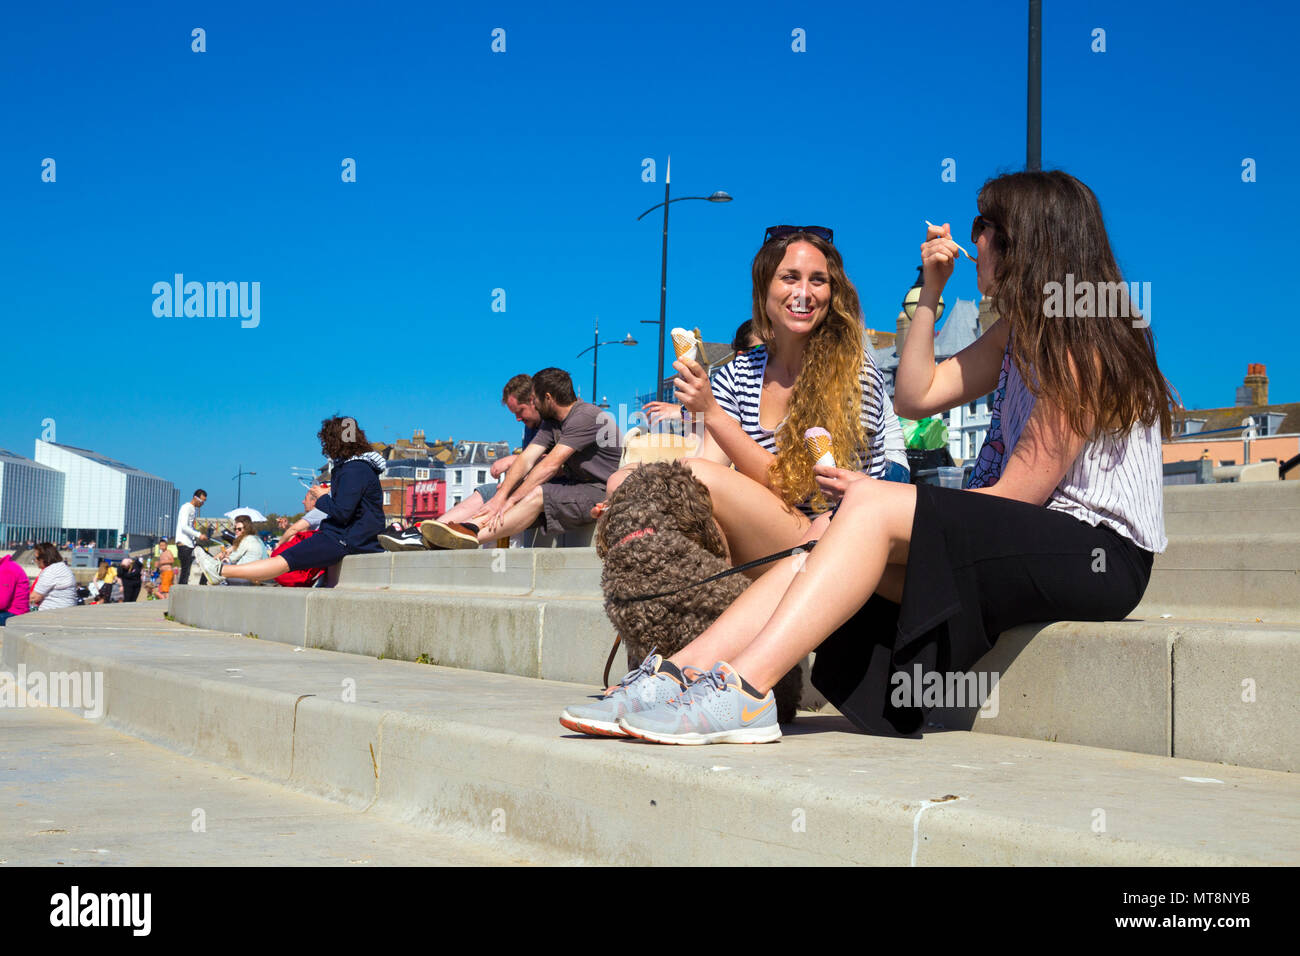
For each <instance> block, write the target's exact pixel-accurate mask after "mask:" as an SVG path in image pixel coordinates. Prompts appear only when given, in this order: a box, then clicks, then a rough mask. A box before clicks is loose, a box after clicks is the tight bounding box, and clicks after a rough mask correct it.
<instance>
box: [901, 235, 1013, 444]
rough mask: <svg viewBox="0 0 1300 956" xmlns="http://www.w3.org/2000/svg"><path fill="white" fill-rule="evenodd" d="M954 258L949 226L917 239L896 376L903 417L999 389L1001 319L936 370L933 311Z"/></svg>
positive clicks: (1003, 325) (1004, 332) (1003, 334)
mask: <svg viewBox="0 0 1300 956" xmlns="http://www.w3.org/2000/svg"><path fill="white" fill-rule="evenodd" d="M956 259H957V244H956V243H955V242H953V241H952V237H951V235H950V233H949V227H948V224H947V223H945V224H944V225H943V226H930V227H929V228H928V229H927V230H926V236H925V242H923V243H921V268H922V275H923V276H924V285H923V286H922V288H921V298H920V300H919V301H918V302H917V304H916V312H915V314H914V315H913V317H912V325H911V328H910V329H909V330H908V333H907V338H906V339H905V340H904V342H903V351H902V352H901V353H900V354H899V356H898V372H897V374H896V375H895V377H894V410H895V411H896V412H898V414H900V415H902V416H903V417H904V418H911V419H921V418H925V417H927V416H929V415H934V414H937V413H940V412H946V411H947V410H948V409H950V408H956V407H957V406H958V405H963V404H965V403H966V402H970V401H974V400H975V399H976V398H978V397H979V396H981V395H987V394H988V393H989V392H991V391H993V390H994V389H995V388H997V384H998V373H999V372H1000V371H1001V368H1002V353H1003V352H1004V351H1005V350H1006V347H1007V335H1008V330H1009V326H1008V324H1007V323H1006V322H1005V321H1004V320H1002V319H999V320H998V321H997V322H995V323H993V325H992V327H990V328H989V330H988V331H987V332H985V333H984V334H983V335H981V336H980V337H979V338H978V339H976V340H975V341H974V342H972V343H971V344H970V345H968V346H966V348H964V349H962V350H961V351H960V352H958V353H957V354H956V355H954V356H952V357H951V358H949V359H945V360H944V361H943V362H942V363H941V364H940V365H939V366H938V367H937V368H936V367H935V364H934V323H935V309H936V308H937V307H938V305H939V296H940V294H941V293H942V292H943V287H944V285H945V284H947V282H948V278H949V277H950V276H951V275H952V270H953V265H954V263H955V262H956Z"/></svg>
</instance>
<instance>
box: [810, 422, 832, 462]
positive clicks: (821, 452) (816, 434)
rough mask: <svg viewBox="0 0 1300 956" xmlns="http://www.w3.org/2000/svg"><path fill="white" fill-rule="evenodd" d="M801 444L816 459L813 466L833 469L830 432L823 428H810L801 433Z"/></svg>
mask: <svg viewBox="0 0 1300 956" xmlns="http://www.w3.org/2000/svg"><path fill="white" fill-rule="evenodd" d="M803 443H804V444H805V445H807V446H808V450H809V451H810V452H812V455H813V457H814V458H816V459H817V461H816V462H815V463H814V464H817V465H826V466H828V467H830V468H834V467H835V456H834V455H832V454H831V433H830V432H828V431H827V430H826V429H824V428H810V429H808V430H807V431H806V432H804V433H803Z"/></svg>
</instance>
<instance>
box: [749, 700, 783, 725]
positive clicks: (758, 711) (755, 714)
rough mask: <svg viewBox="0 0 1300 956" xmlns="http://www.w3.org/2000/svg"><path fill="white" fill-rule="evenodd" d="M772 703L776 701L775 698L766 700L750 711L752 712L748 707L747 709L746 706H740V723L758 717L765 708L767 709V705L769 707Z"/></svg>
mask: <svg viewBox="0 0 1300 956" xmlns="http://www.w3.org/2000/svg"><path fill="white" fill-rule="evenodd" d="M774 703H776V701H775V700H769V701H768V702H767V703H766V704H764V705H763V706H762V707H760V708H758V710H755V711H752V712H751V711H750V709H749V707H748V706H745V707H742V708H741V709H740V720H741V722H742V723H746V724H747V723H749V722H750V721H751V720H753V719H754V718H755V717H758V716H759V715H761V714H762V713H763V711H765V710H767V709H768V708H769V707H771V706H772V705H773V704H774Z"/></svg>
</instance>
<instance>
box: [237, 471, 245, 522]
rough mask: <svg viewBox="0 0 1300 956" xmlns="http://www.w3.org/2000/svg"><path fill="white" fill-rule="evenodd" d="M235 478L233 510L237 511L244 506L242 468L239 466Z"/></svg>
mask: <svg viewBox="0 0 1300 956" xmlns="http://www.w3.org/2000/svg"><path fill="white" fill-rule="evenodd" d="M236 478H237V482H236V485H235V488H236V491H235V510H236V511H238V510H239V509H240V508H242V507H243V506H244V466H243V465H240V466H239V474H238V475H237V476H236Z"/></svg>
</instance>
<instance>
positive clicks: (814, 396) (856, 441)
mask: <svg viewBox="0 0 1300 956" xmlns="http://www.w3.org/2000/svg"><path fill="white" fill-rule="evenodd" d="M796 242H806V243H809V244H810V245H812V246H814V247H816V249H817V250H818V251H819V252H821V253H822V255H824V256H825V257H826V269H827V271H828V272H829V273H830V280H831V283H830V284H831V301H830V308H829V309H828V310H827V313H826V318H825V319H823V320H822V321H821V323H820V324H818V326H817V327H816V328H815V329H813V330H812V332H810V333H809V334H808V341H807V343H806V344H805V345H804V353H803V365H802V366H800V368H799V377H798V378H796V379H795V383H794V388H793V389H792V391H791V394H790V407H789V409H788V410H787V415H786V420H785V424H784V425H783V426H782V427H781V428H779V429H778V430H777V433H776V449H777V451H776V461H774V462H772V466H771V469H770V471H769V472H768V475H769V477H770V479H771V481H772V488H773V490H774V491H776V493H777V494H778V495H779V496H780V498H781V500H782V501H784V502H785V503H786V504H787V505H795V504H798V503H800V502H802V501H808V502H809V503H811V504H812V506H813V507H814V508H816V509H818V510H822V509H825V508H826V507H827V502H826V496H825V495H823V494H822V492H821V489H820V488H818V487H817V479H816V476H815V475H814V474H813V465H814V464H816V459H815V458H814V457H813V455H812V453H811V452H809V450H808V447H807V446H806V445H805V444H804V441H803V433H804V432H805V431H806V430H807V429H809V428H814V427H820V428H825V429H826V430H827V431H828V432H830V433H831V446H832V454H834V456H835V460H836V461H837V462H839V463H840V464H841V466H842V467H844V468H856V467H860V466H861V463H863V462H866V461H869V460H870V456H869V454H868V452H867V451H866V448H867V446H868V445H869V443H870V441H871V435H870V434H869V433H868V432H867V430H866V429H865V428H864V426H863V423H862V385H861V383H860V381H859V376H860V374H861V371H862V306H861V304H860V303H859V301H858V290H857V289H856V288H854V286H853V283H852V282H850V281H849V277H848V275H847V274H846V273H845V272H844V260H843V258H842V257H841V256H840V253H839V250H838V249H836V248H835V247H834V246H833V245H831V244H830V243H829V242H827V241H826V240H825V239H823V238H821V236H815V235H812V234H811V233H806V232H798V233H794V234H792V235H789V236H783V237H782V238H780V239H773V240H772V241H771V242H768V243H765V244H764V245H763V247H762V248H761V249H759V250H758V254H757V255H756V256H754V265H753V268H752V270H751V271H752V274H753V279H754V302H753V312H752V314H751V317H750V321H751V322H752V323H753V325H752V329H753V333H754V334H755V335H757V336H758V338H759V339H760V340H761V341H762V342H763V344H764V345H766V346H767V347H768V349H769V351H770V350H771V348H772V345H773V343H774V342H775V336H774V334H773V331H772V320H771V318H770V317H769V316H768V314H767V295H768V289H769V288H770V287H771V285H772V278H773V277H774V276H775V275H776V270H777V269H778V268H779V267H780V265H781V260H783V259H784V258H785V253H786V250H787V249H788V248H789V247H790V246H791V245H793V244H794V243H796Z"/></svg>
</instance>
